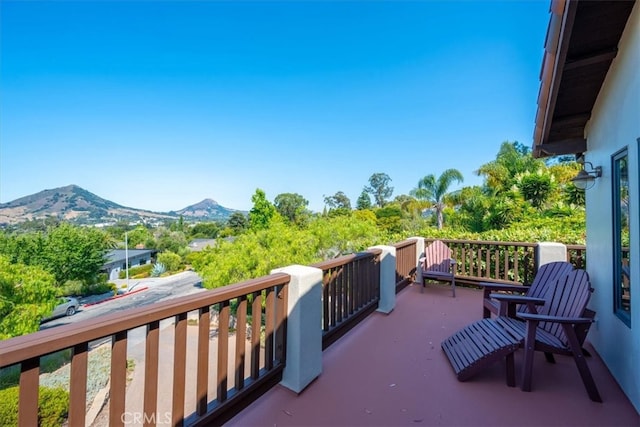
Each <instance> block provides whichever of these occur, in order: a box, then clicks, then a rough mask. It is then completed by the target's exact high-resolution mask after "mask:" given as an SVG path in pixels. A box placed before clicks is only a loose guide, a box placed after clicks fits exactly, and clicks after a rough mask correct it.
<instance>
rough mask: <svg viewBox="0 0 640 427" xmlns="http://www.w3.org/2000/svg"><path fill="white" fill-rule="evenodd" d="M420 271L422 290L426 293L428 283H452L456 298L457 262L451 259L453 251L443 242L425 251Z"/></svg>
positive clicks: (435, 243) (438, 241) (431, 245)
mask: <svg viewBox="0 0 640 427" xmlns="http://www.w3.org/2000/svg"><path fill="white" fill-rule="evenodd" d="M419 264H420V269H421V271H422V289H421V292H424V288H425V287H426V281H427V280H428V279H431V280H439V281H445V282H451V291H452V293H453V297H454V298H455V296H456V277H455V265H456V260H455V259H453V258H451V249H449V247H448V246H447V245H446V244H444V243H443V242H442V241H441V240H436V241H434V242H433V243H431V244H430V245H429V246H427V247H426V248H425V250H424V257H422V258H420V263H419Z"/></svg>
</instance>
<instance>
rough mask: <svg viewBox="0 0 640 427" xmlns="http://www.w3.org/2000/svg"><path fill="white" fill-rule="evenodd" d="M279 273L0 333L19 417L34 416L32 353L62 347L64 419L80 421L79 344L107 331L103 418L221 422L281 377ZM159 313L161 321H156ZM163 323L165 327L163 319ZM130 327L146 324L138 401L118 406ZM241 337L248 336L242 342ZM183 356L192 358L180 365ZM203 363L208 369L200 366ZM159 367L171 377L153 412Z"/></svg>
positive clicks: (36, 359)
mask: <svg viewBox="0 0 640 427" xmlns="http://www.w3.org/2000/svg"><path fill="white" fill-rule="evenodd" d="M289 280H290V276H289V275H288V274H283V273H278V274H272V275H270V276H266V277H261V278H258V279H253V280H249V281H246V282H243V283H238V284H235V285H230V286H226V287H223V288H219V289H215V290H211V291H207V292H202V293H198V294H195V295H189V296H184V297H180V298H176V299H173V300H170V301H165V302H160V303H157V304H151V305H147V306H144V307H140V308H135V309H131V310H127V311H122V312H117V313H112V314H109V315H105V316H102V317H99V318H95V319H91V320H88V321H84V322H79V323H77V324H71V325H65V326H60V327H57V328H54V329H49V330H44V331H40V332H36V333H33V334H29V335H25V336H21V337H17V338H13V339H10V340H6V341H1V342H0V368H4V367H8V366H11V365H15V364H20V383H19V405H18V422H19V425H21V426H36V425H38V385H39V374H40V357H42V356H45V355H47V354H50V353H54V352H57V351H60V350H64V349H69V348H70V349H72V358H71V370H70V371H71V374H70V380H69V390H70V392H69V399H70V403H69V418H68V424H69V425H70V426H84V425H85V413H86V395H87V360H88V353H89V351H90V347H91V345H92V342H95V341H96V340H99V339H103V338H105V337H107V338H109V339H110V341H111V369H110V381H109V387H110V389H109V425H111V426H118V425H124V424H125V422H127V421H128V420H127V419H125V414H128V415H129V416H133V417H134V419H137V420H139V421H141V422H144V424H145V425H153V424H155V423H156V422H157V421H158V419H157V417H159V416H161V417H164V418H162V419H166V418H170V421H171V425H174V426H179V425H183V423H185V422H186V423H188V424H194V425H210V424H216V425H217V424H221V423H223V422H225V421H226V420H227V419H228V418H229V417H230V416H232V415H233V414H234V413H235V412H234V411H237V409H238V408H239V407H242V406H243V405H244V406H246V405H247V404H248V403H250V401H251V400H248V399H247V396H248V395H250V394H252V393H255V392H258V390H259V389H260V388H262V387H265V386H270V385H272V384H276V383H278V382H279V381H280V380H281V378H282V370H283V368H284V365H285V361H286V354H285V349H286V324H287V292H288V283H289ZM232 306H233V307H234V310H235V312H236V314H235V319H237V320H236V321H235V340H233V339H230V337H231V335H234V334H232V333H231V332H232V331H231V329H230V326H229V324H230V319H231V317H232V315H231V311H232V310H231V307H232ZM212 310H213V311H217V312H218V315H217V317H218V325H217V326H212V324H211V313H212ZM249 316H250V317H251V322H249V321H248V318H249ZM163 320H166V321H165V322H162V327H161V321H163ZM195 322H197V330H191V331H189V329H190V327H189V326H188V325H189V324H192V323H195ZM169 324H172V325H170V326H172V327H167V326H169ZM249 324H250V326H249V327H248V325H249ZM139 327H145V328H146V334H145V337H144V345H145V362H144V397H143V400H144V401H143V402H141V407H140V408H137V409H134V410H131V408H128V409H126V410H125V403H126V402H125V396H126V387H127V342H128V335H129V333H130V332H131V331H132V330H133V329H136V328H139ZM247 329H249V330H250V334H251V338H250V341H247V339H246V331H247ZM165 333H168V334H170V335H173V346H172V347H173V349H172V353H173V361H172V363H171V369H172V371H170V372H165V371H161V370H160V366H159V363H158V361H159V355H160V353H161V350H160V348H159V343H160V337H161V335H163V334H165ZM188 335H190V336H192V338H193V339H195V340H196V342H197V347H196V346H190V347H189V346H187V336H188ZM193 335H195V337H194V336H193ZM212 335H215V336H216V339H215V340H211V338H210V337H211V336H212ZM165 337H166V335H165ZM190 341H191V340H190ZM214 342H215V343H216V347H214V349H213V351H211V349H210V344H211V343H214ZM247 343H250V345H249V349H247ZM188 350H189V351H188ZM210 351H211V353H212V354H211V356H210ZM214 356H215V359H214V360H215V361H214V363H211V360H210V357H211V358H212V359H213V358H214ZM163 357H166V355H163ZM194 359H195V360H194ZM187 360H190V361H191V362H192V363H189V366H188V367H187ZM245 361H246V362H245ZM210 366H212V369H211V371H212V372H209V370H210V368H209V367H210ZM187 370H188V371H189V372H187ZM188 375H191V376H193V377H195V378H193V381H189V384H190V385H192V386H193V388H192V389H189V390H188V389H187V387H186V384H187V381H186V378H187V376H188ZM160 377H164V378H163V379H165V378H166V377H170V378H172V379H173V380H172V383H171V384H172V385H171V386H170V387H171V388H172V391H173V393H172V404H171V408H170V411H166V412H163V413H162V414H163V415H160V412H159V410H160V409H161V408H159V407H158V396H159V395H160V394H165V395H166V393H165V392H164V391H161V388H160V387H159V379H160ZM210 390H215V394H213V393H211V394H210V392H209V391H210ZM187 393H188V394H189V395H190V396H194V395H195V397H196V400H195V402H192V403H194V405H195V408H194V410H193V413H192V414H187V415H188V416H187V417H185V395H186V394H187ZM132 412H135V414H132ZM167 421H168V420H167Z"/></svg>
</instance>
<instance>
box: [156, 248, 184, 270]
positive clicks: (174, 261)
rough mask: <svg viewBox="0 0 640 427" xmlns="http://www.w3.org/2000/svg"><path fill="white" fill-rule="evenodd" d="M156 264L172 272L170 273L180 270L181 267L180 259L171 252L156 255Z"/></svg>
mask: <svg viewBox="0 0 640 427" xmlns="http://www.w3.org/2000/svg"><path fill="white" fill-rule="evenodd" d="M157 262H158V263H159V264H162V265H164V266H165V268H166V269H167V271H172V272H176V271H179V270H181V269H182V265H183V263H182V257H181V256H180V255H178V254H176V253H173V252H171V251H165V252H162V253H161V254H158V260H157Z"/></svg>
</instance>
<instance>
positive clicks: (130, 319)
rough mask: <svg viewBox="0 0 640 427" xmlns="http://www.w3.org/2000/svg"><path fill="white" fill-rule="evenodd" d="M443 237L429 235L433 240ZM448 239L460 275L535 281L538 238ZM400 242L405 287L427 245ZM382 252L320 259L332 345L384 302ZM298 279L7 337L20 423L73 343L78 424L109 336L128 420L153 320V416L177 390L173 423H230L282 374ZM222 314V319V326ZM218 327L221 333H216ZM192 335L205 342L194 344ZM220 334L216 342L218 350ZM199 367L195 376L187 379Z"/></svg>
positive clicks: (32, 419) (2, 359)
mask: <svg viewBox="0 0 640 427" xmlns="http://www.w3.org/2000/svg"><path fill="white" fill-rule="evenodd" d="M433 240H434V239H425V241H426V244H429V243H430V242H431V241H433ZM443 241H444V242H445V243H446V244H447V245H448V246H449V247H450V248H451V249H452V250H453V254H454V255H453V256H454V257H455V258H456V260H457V261H458V263H457V266H456V268H457V271H456V277H457V280H458V281H460V282H463V283H464V282H466V283H470V284H476V283H478V282H480V281H490V282H498V283H530V282H531V280H532V279H533V276H534V275H535V269H536V259H535V247H536V246H537V245H536V244H535V243H515V242H493V241H468V240H451V239H443ZM393 246H394V247H395V248H396V272H395V274H396V277H395V279H396V280H395V282H396V291H399V290H401V289H402V288H404V287H405V286H406V285H407V284H409V283H411V281H412V280H414V279H415V273H416V257H417V255H418V254H416V248H417V244H416V241H415V240H405V241H402V242H399V243H396V244H394V245H393ZM381 253H382V251H381V250H379V249H375V250H369V251H367V252H362V253H357V254H352V255H347V256H343V257H340V258H336V259H332V260H328V261H324V262H320V263H317V264H314V265H312V267H316V268H319V269H321V270H322V272H323V283H322V286H323V289H322V302H321V304H322V324H321V325H320V326H321V327H322V348H323V349H325V348H327V347H328V346H329V345H331V344H332V343H333V342H335V341H336V340H337V339H338V338H340V337H341V336H343V335H344V334H345V333H346V332H347V331H348V330H350V329H351V328H353V326H355V325H356V324H357V323H358V322H360V321H361V320H362V319H364V318H365V317H366V316H368V315H369V314H370V313H371V312H373V311H374V310H375V309H376V308H377V307H378V302H379V299H380V296H379V295H380V255H381ZM585 254H586V250H585V247H584V246H580V245H569V246H568V247H567V260H569V261H570V262H572V263H574V265H576V267H579V268H582V267H584V264H585V260H586V255H585ZM289 280H290V276H289V275H288V274H284V273H277V274H272V275H269V276H265V277H261V278H258V279H253V280H249V281H246V282H242V283H238V284H234V285H230V286H226V287H223V288H219V289H216V290H212V291H207V292H203V293H198V294H195V295H190V296H185V297H181V298H176V299H173V300H170V301H166V302H162V303H157V304H153V305H148V306H144V307H141V308H136V309H133V310H129V311H123V312H118V313H113V314H110V315H106V316H103V317H100V318H95V319H92V320H88V321H84V322H79V323H77V324H71V325H66V326H61V327H57V328H54V329H50V330H45V331H41V332H37V333H34V334H30V335H25V336H22V337H18V338H14V339H10V340H6V341H1V342H0V368H5V367H9V366H13V365H16V364H19V366H20V368H19V369H20V384H19V387H20V390H19V407H18V417H19V424H20V425H24V426H31V425H37V422H38V385H39V373H40V358H41V357H42V356H45V355H47V354H51V353H54V352H57V351H60V350H64V349H71V350H72V358H71V369H70V370H71V378H70V380H69V390H70V406H69V418H68V423H69V425H71V426H75V425H84V424H85V412H86V406H87V404H86V395H87V364H88V363H87V362H88V353H89V351H90V349H91V347H92V345H94V343H95V341H96V340H101V339H102V340H103V339H105V338H106V339H108V340H109V341H110V343H111V368H110V383H109V399H110V400H109V424H110V425H116V426H117V425H123V424H124V423H125V421H126V420H125V419H123V414H124V413H125V409H126V402H125V396H126V390H127V344H128V342H129V340H131V338H130V333H131V331H132V330H134V329H136V328H140V327H142V328H144V329H145V333H144V342H143V345H144V348H145V349H144V353H145V356H144V358H145V360H144V366H143V367H142V368H143V370H144V392H143V396H142V397H141V402H140V408H139V411H140V413H141V414H142V415H143V418H142V420H143V421H144V424H145V425H152V424H154V423H155V421H157V420H156V419H155V418H153V417H154V416H158V414H159V409H161V408H160V407H159V405H158V398H159V397H160V396H161V395H165V396H166V395H167V394H168V392H170V395H171V396H172V402H171V404H170V405H171V408H170V411H169V412H168V413H169V415H170V421H171V424H172V425H183V424H189V425H209V424H216V425H217V424H221V423H224V422H225V421H226V420H228V419H229V418H230V417H231V416H233V415H234V414H235V413H237V412H238V411H239V410H240V409H242V408H243V407H245V406H247V405H248V404H250V403H251V402H252V401H253V400H254V399H255V397H256V396H258V395H260V394H261V393H263V392H264V391H266V390H267V389H268V388H270V387H271V386H273V385H275V384H277V383H278V382H279V381H280V380H281V378H282V372H283V369H284V366H285V363H286V351H285V350H286V329H287V314H286V313H287V293H288V283H289ZM213 317H217V318H218V321H217V325H214V326H212V322H211V321H212V318H213ZM161 322H162V324H161ZM193 323H197V327H195V325H194V326H193V328H194V329H191V327H189V326H188V325H191V324H193ZM168 326H170V327H168ZM234 328H235V333H233V332H234V331H233V329H234ZM166 334H169V339H171V340H173V345H172V351H171V352H172V354H173V359H172V361H171V363H170V369H171V371H170V372H165V371H161V370H160V366H159V356H160V353H161V351H160V337H161V336H162V337H165V339H166V337H167V335H166ZM212 335H215V336H216V339H215V340H213V341H212V340H211V338H210V337H211V336H212ZM188 336H191V338H192V339H190V340H188V339H187V337H188ZM188 341H189V342H191V343H192V344H193V341H195V343H197V345H190V346H188V345H187V342H188ZM212 342H215V344H216V345H215V347H213V351H210V350H211V348H210V345H211V343H212ZM169 356H170V355H169ZM214 356H215V357H214ZM163 357H166V355H163ZM187 366H189V369H188V370H187ZM210 370H211V372H209V371H210ZM190 375H191V376H193V378H191V377H189V379H187V377H188V376H190ZM160 377H170V378H169V386H168V387H169V389H168V390H166V391H165V390H164V389H162V388H161V386H162V385H161V384H160V381H159V379H160ZM185 396H195V397H196V399H195V403H193V402H192V403H193V405H192V406H193V409H189V408H187V409H186V410H185V400H186V399H185ZM192 400H193V399H192ZM187 406H188V405H187ZM127 409H128V408H127ZM185 412H187V414H185Z"/></svg>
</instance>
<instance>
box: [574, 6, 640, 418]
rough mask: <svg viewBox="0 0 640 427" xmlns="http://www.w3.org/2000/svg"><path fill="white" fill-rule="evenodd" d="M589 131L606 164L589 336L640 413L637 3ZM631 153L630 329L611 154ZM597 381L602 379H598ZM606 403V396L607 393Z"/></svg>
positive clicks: (598, 201) (596, 215)
mask: <svg viewBox="0 0 640 427" xmlns="http://www.w3.org/2000/svg"><path fill="white" fill-rule="evenodd" d="M618 48H619V50H618V55H617V57H616V58H615V59H614V61H613V64H612V66H611V68H610V70H609V73H608V74H607V77H606V79H605V82H604V84H603V86H602V90H601V91H600V94H599V96H598V99H597V101H596V104H595V106H594V109H593V112H592V116H591V121H590V122H589V124H588V126H587V130H586V136H587V149H588V151H587V153H586V159H587V161H590V162H592V163H593V165H594V166H602V169H603V176H602V178H601V179H598V180H597V181H596V185H595V186H594V187H593V188H591V189H590V190H587V193H586V198H587V248H588V249H587V256H588V271H589V275H590V277H591V281H592V283H593V286H594V288H595V292H594V294H593V296H592V302H591V303H590V305H591V307H592V308H593V309H594V310H596V311H597V313H598V314H597V322H596V324H595V325H594V326H593V327H592V331H591V333H590V336H589V338H590V340H591V342H592V343H593V344H594V346H595V348H596V350H597V351H598V353H599V354H600V356H601V357H602V358H603V359H604V361H605V363H606V364H607V366H608V367H609V370H610V371H611V372H612V374H613V375H614V377H615V378H616V379H617V381H618V383H619V384H620V386H621V387H622V388H623V390H624V391H625V393H626V394H627V396H629V398H630V399H631V401H632V402H633V404H634V406H635V407H636V409H637V410H638V411H639V412H640V369H638V367H640V268H639V267H640V265H639V264H640V233H639V230H638V229H639V228H640V221H639V212H638V211H639V210H640V190H639V188H638V187H639V185H640V173H639V165H638V155H639V153H638V144H639V143H638V138H640V5H638V3H636V5H635V7H634V9H633V11H632V13H631V16H630V17H629V21H628V22H627V25H626V27H625V31H624V33H623V36H622V39H621V41H620V44H619V46H618ZM624 147H627V148H628V154H629V193H630V202H631V203H630V216H631V221H630V235H631V247H630V251H631V254H630V255H631V256H630V260H631V263H630V266H631V295H632V299H631V328H629V327H628V326H627V325H625V324H624V323H623V322H622V321H621V320H620V319H619V318H618V317H616V316H615V315H614V313H613V285H612V282H613V271H612V269H613V242H612V239H613V236H612V227H613V225H612V224H613V222H612V194H611V193H612V179H611V178H612V177H611V172H612V171H611V155H612V154H614V153H615V152H617V151H618V150H620V149H622V148H624ZM596 381H597V379H596ZM603 398H604V399H605V401H606V396H603Z"/></svg>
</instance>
